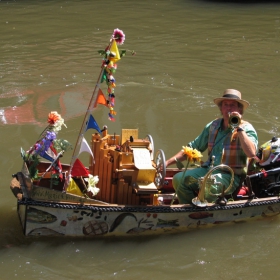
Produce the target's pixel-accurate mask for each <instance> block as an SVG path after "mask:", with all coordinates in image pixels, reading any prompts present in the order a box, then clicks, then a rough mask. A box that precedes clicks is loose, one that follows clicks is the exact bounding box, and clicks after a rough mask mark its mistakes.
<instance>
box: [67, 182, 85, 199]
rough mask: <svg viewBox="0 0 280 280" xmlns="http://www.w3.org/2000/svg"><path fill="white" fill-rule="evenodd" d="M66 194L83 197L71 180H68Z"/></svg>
mask: <svg viewBox="0 0 280 280" xmlns="http://www.w3.org/2000/svg"><path fill="white" fill-rule="evenodd" d="M67 193H71V194H75V195H79V196H83V193H82V192H81V190H80V188H79V187H78V186H77V184H76V183H75V181H74V180H73V179H72V178H71V179H70V183H69V185H68V187H67Z"/></svg>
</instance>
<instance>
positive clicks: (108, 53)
mask: <svg viewBox="0 0 280 280" xmlns="http://www.w3.org/2000/svg"><path fill="white" fill-rule="evenodd" d="M124 40H125V34H124V33H123V31H122V30H120V29H118V28H117V29H114V32H113V35H112V39H111V44H110V45H109V46H108V47H107V48H106V49H105V51H102V53H103V54H104V59H103V68H104V71H103V73H102V76H101V83H102V82H104V81H106V84H107V87H108V88H107V93H108V97H107V100H106V101H107V103H106V105H107V106H109V108H110V113H109V120H111V121H115V118H114V117H113V115H116V112H115V111H114V110H113V108H112V107H114V106H115V95H114V92H115V87H116V80H115V78H114V76H113V74H114V73H115V72H116V70H117V64H116V62H117V61H119V60H120V59H121V56H122V55H123V52H122V53H121V55H120V52H119V49H118V46H117V45H122V44H123V42H124ZM98 95H99V93H98ZM102 95H103V94H102ZM102 95H101V98H102ZM103 96H104V95H103ZM98 98H99V96H98ZM98 98H97V99H98ZM97 104H104V100H103V103H99V102H96V104H95V106H96V105H97ZM104 105H105V104H104Z"/></svg>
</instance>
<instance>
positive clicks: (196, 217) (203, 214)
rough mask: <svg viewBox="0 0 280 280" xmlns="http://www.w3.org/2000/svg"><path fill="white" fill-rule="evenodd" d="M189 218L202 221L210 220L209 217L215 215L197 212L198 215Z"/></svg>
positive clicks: (191, 215)
mask: <svg viewBox="0 0 280 280" xmlns="http://www.w3.org/2000/svg"><path fill="white" fill-rule="evenodd" d="M189 217H190V218H191V219H195V220H200V219H206V218H209V217H213V213H209V212H196V213H192V214H189Z"/></svg>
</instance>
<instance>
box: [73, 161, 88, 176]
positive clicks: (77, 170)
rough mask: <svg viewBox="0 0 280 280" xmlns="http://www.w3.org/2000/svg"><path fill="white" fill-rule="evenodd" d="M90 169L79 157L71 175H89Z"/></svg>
mask: <svg viewBox="0 0 280 280" xmlns="http://www.w3.org/2000/svg"><path fill="white" fill-rule="evenodd" d="M88 174H89V172H88V170H87V169H86V168H85V167H84V165H83V164H82V162H81V161H80V160H79V159H78V158H77V159H76V161H75V163H74V165H73V168H72V172H71V176H84V177H88Z"/></svg>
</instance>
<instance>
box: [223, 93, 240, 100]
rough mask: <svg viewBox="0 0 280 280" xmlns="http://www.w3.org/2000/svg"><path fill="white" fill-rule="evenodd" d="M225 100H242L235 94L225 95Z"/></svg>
mask: <svg viewBox="0 0 280 280" xmlns="http://www.w3.org/2000/svg"><path fill="white" fill-rule="evenodd" d="M223 98H233V99H240V98H239V97H238V96H237V95H235V94H225V95H223Z"/></svg>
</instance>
